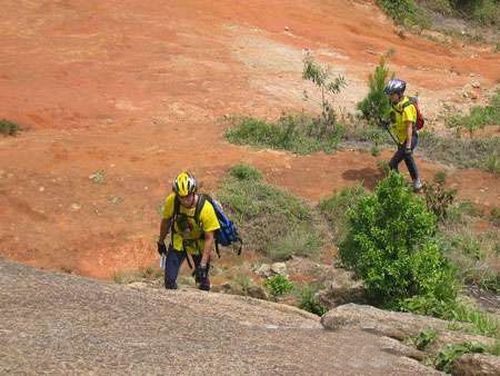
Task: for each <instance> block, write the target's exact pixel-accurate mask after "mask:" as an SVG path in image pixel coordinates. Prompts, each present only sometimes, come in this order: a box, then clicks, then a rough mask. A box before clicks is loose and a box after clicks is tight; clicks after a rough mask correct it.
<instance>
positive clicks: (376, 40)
mask: <svg viewBox="0 0 500 376" xmlns="http://www.w3.org/2000/svg"><path fill="white" fill-rule="evenodd" d="M291 4H292V3H290V2H287V1H273V2H268V1H257V0H250V1H246V2H234V1H229V0H227V1H224V0H222V1H217V2H215V3H211V2H205V1H201V0H200V1H194V0H191V1H168V2H164V1H135V0H134V1H132V0H128V1H106V2H100V1H77V0H73V1H71V0H65V1H27V0H25V1H19V2H15V3H14V2H10V3H9V4H4V5H3V7H2V11H3V12H2V14H3V17H2V19H1V20H0V42H1V45H2V56H1V58H0V95H1V100H0V110H1V112H0V117H2V118H6V119H9V120H12V121H16V122H18V123H20V124H23V125H24V126H26V127H28V128H29V129H28V130H27V131H25V132H23V133H21V135H20V136H18V137H15V138H2V139H0V145H1V148H0V178H1V179H0V214H1V220H0V223H1V230H0V254H1V255H3V256H5V257H7V258H10V259H14V260H18V261H21V262H25V263H29V264H32V265H36V266H38V267H43V268H49V269H53V270H63V271H72V272H76V273H79V274H83V275H87V276H92V277H97V278H109V277H111V276H112V275H113V273H114V272H116V271H119V270H125V269H134V268H137V267H140V266H146V265H150V264H152V263H156V254H155V252H156V251H155V250H154V249H153V244H154V239H155V235H156V234H157V232H158V229H157V227H158V221H159V217H158V208H159V205H160V204H161V201H162V199H163V196H164V194H165V193H166V192H167V191H168V189H169V186H170V179H171V178H172V177H173V176H174V175H175V173H177V172H178V171H179V170H180V169H183V168H190V169H192V170H193V171H194V172H195V173H196V174H197V175H198V176H199V177H200V179H201V180H202V181H203V182H204V187H205V189H208V190H210V189H215V188H216V186H217V183H218V178H219V176H221V174H222V173H224V171H226V170H227V168H228V167H230V166H231V165H233V164H235V163H237V162H245V163H250V164H253V165H255V166H256V167H258V168H260V169H262V170H263V171H264V173H265V176H266V179H267V180H268V181H269V182H271V183H273V184H277V185H281V186H283V187H285V188H287V189H289V190H290V191H292V192H294V193H296V194H298V195H300V196H301V197H304V198H306V199H308V200H312V201H317V200H319V199H320V198H322V197H326V196H328V195H330V194H331V193H332V192H333V191H337V190H340V189H341V188H343V187H345V186H348V185H352V184H355V183H357V182H358V181H364V183H365V184H366V185H367V186H370V187H372V186H373V185H374V184H375V182H376V181H377V179H379V177H380V175H379V172H378V169H377V167H376V159H375V158H373V157H371V156H370V155H369V154H368V153H361V152H355V151H342V152H338V153H336V154H334V155H325V154H322V153H320V154H316V155H312V156H306V157H297V156H293V155H291V154H288V153H284V152H275V151H257V150H252V149H250V148H247V147H236V146H233V145H230V144H228V143H227V142H225V141H224V139H223V136H222V134H223V129H224V127H223V125H221V122H220V120H219V119H220V118H221V116H223V115H225V114H243V113H247V114H252V115H254V116H276V115H278V114H279V113H280V112H281V111H283V110H287V109H292V108H293V109H300V108H309V109H310V108H314V103H309V102H307V103H306V102H304V101H303V100H302V93H303V90H304V89H307V90H312V88H311V87H310V86H307V85H306V84H305V83H304V82H303V80H302V79H301V69H302V57H303V54H304V52H305V51H306V50H309V51H311V52H313V53H314V54H315V56H317V58H318V59H320V60H321V61H323V62H328V63H330V64H332V66H333V68H334V70H335V71H336V72H339V73H342V74H344V75H345V76H346V77H347V79H348V81H349V86H348V88H347V89H346V90H345V91H344V92H342V94H341V95H339V98H338V105H339V106H341V107H343V108H345V109H346V110H348V111H350V110H353V108H354V104H355V103H356V102H357V101H359V100H360V99H361V98H362V97H363V96H364V94H365V93H366V91H367V88H366V77H367V74H368V73H369V72H371V71H372V70H373V67H374V66H375V65H376V64H377V63H378V60H379V56H380V54H382V53H384V52H386V51H387V50H388V49H391V48H392V49H394V50H395V51H396V55H395V56H394V58H393V59H392V60H391V68H392V69H393V70H395V71H397V72H398V74H399V75H401V76H403V77H405V78H406V79H407V80H408V81H409V82H410V90H412V91H418V92H419V93H420V95H421V100H422V102H423V104H424V105H426V109H427V112H428V113H429V115H430V116H431V117H432V116H435V115H438V114H439V111H440V110H441V109H442V105H443V103H444V102H445V101H446V102H447V103H452V104H453V103H462V104H463V105H465V106H469V105H471V104H473V103H479V102H480V101H481V100H483V99H484V97H485V94H486V93H487V92H488V90H489V89H491V88H492V87H494V85H495V84H498V83H499V79H500V69H499V65H498V55H495V54H493V53H492V52H491V49H489V48H486V47H485V48H482V49H481V48H478V47H476V48H472V47H463V48H460V47H457V48H451V49H450V48H446V47H445V46H443V45H439V44H436V43H434V42H431V41H429V40H425V39H419V38H417V37H415V36H412V35H407V36H406V37H405V38H404V39H402V38H401V37H399V36H398V35H397V34H396V33H395V30H394V27H393V26H392V23H391V22H390V21H389V20H388V19H387V18H386V17H385V16H384V15H383V14H382V13H381V12H380V11H379V10H378V9H377V8H376V7H375V6H374V5H373V2H372V1H347V0H344V1H342V0H337V1H329V2H324V1H296V2H293V5H291ZM471 81H477V82H479V83H480V89H478V90H477V89H476V92H477V93H476V94H477V96H478V99H477V100H476V102H474V101H471V100H470V99H468V100H466V99H464V98H463V96H462V93H463V90H464V88H467V85H470V83H471ZM476 86H477V85H476ZM313 96H314V95H313ZM464 101H465V102H464ZM431 126H433V125H432V124H431ZM436 126H437V125H436ZM389 155H390V152H389V151H386V152H384V153H383V154H382V156H381V157H379V158H387V157H388V156H389ZM421 166H422V170H423V174H424V177H426V178H428V179H431V178H432V176H433V175H434V173H435V172H437V171H439V170H441V169H443V168H444V167H443V166H439V165H437V164H435V163H427V162H422V163H421ZM98 171H101V173H98V174H97V175H94V176H93V177H92V175H93V174H95V173H96V172H98ZM101 176H103V177H104V180H103V181H101V182H99V177H101ZM448 176H449V181H450V184H451V185H453V186H455V187H456V188H458V190H459V195H460V196H461V197H462V198H465V199H470V200H472V201H474V202H477V203H478V204H480V205H483V206H485V207H493V206H498V205H499V204H498V203H499V202H500V200H499V198H500V190H499V188H498V186H499V185H498V183H499V179H498V178H495V177H494V176H493V175H490V174H487V173H484V172H480V171H477V170H461V171H459V170H457V171H454V170H450V171H449V172H448Z"/></svg>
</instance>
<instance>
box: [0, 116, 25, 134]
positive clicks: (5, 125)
mask: <svg viewBox="0 0 500 376" xmlns="http://www.w3.org/2000/svg"><path fill="white" fill-rule="evenodd" d="M20 131H21V127H20V126H19V125H18V124H16V123H13V122H12V121H9V120H5V119H0V134H3V135H4V136H15V135H16V134H17V133H18V132H20Z"/></svg>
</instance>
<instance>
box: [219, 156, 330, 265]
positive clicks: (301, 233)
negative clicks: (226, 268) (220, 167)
mask: <svg viewBox="0 0 500 376" xmlns="http://www.w3.org/2000/svg"><path fill="white" fill-rule="evenodd" d="M217 197H218V198H219V199H220V201H221V202H222V203H223V205H224V207H227V208H228V212H229V213H230V215H231V217H232V219H233V220H234V221H235V222H236V223H237V225H238V227H239V228H240V231H241V233H242V237H243V239H244V242H245V244H247V245H248V246H250V247H252V248H253V249H255V250H258V251H261V252H263V253H264V254H265V255H267V256H268V257H270V258H271V259H273V260H285V259H287V258H289V257H290V256H291V255H293V254H295V255H298V256H308V257H314V256H316V255H317V254H318V253H319V251H320V250H321V248H322V246H323V241H322V239H323V236H322V234H321V231H320V226H319V224H318V220H319V219H318V218H319V213H317V211H316V209H314V208H312V207H309V206H308V205H306V204H305V203H304V202H303V201H301V200H299V199H298V198H296V197H294V196H293V195H291V194H290V193H288V192H286V191H283V190H281V189H278V188H276V187H273V186H272V185H270V184H267V183H266V182H264V181H263V179H262V178H261V175H260V172H259V171H258V170H256V169H254V168H253V167H251V166H248V165H237V166H234V167H233V168H232V169H231V170H230V171H229V173H228V175H227V176H226V178H225V179H224V180H223V182H222V185H221V187H220V189H219V191H218V195H217Z"/></svg>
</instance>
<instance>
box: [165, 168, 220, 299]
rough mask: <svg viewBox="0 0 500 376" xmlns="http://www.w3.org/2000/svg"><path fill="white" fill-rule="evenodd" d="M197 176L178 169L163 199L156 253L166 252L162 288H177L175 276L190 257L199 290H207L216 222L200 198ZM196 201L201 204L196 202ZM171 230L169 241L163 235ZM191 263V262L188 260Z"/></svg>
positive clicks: (208, 204)
mask: <svg viewBox="0 0 500 376" xmlns="http://www.w3.org/2000/svg"><path fill="white" fill-rule="evenodd" d="M197 190H198V183H197V181H196V178H195V177H194V176H193V175H192V174H191V173H190V172H188V171H183V172H181V173H180V174H179V175H178V176H177V177H176V178H175V179H174V181H173V183H172V191H173V192H172V193H170V194H169V195H168V196H167V198H166V200H165V206H164V209H163V218H162V220H161V224H160V236H159V238H158V253H159V254H160V255H162V256H163V255H166V263H165V288H167V289H176V288H177V276H178V274H179V269H180V267H181V265H182V262H183V261H184V260H185V259H186V258H187V260H188V263H190V260H189V258H191V259H192V260H193V263H194V267H195V273H196V274H195V276H196V281H197V283H198V287H199V288H200V289H201V290H205V291H209V290H210V280H209V278H208V271H209V269H210V255H211V253H212V249H213V247H214V236H215V231H216V230H218V229H219V227H220V225H219V221H218V220H217V216H216V214H215V211H214V208H213V206H212V204H211V203H210V202H209V201H208V200H203V201H201V200H200V196H199V194H198V193H197ZM199 203H201V204H202V207H199V206H201V205H198V204H199ZM169 232H170V233H171V239H170V244H169V246H168V249H167V246H166V245H165V238H166V237H167V235H168V233H169ZM190 264H191V263H190Z"/></svg>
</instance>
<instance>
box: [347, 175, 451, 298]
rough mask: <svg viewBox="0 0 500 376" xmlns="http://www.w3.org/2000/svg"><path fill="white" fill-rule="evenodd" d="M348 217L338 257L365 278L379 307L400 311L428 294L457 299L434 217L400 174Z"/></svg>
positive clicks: (367, 286) (361, 203)
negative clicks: (345, 232)
mask: <svg viewBox="0 0 500 376" xmlns="http://www.w3.org/2000/svg"><path fill="white" fill-rule="evenodd" d="M348 215H349V227H350V232H349V233H348V235H347V237H346V239H345V240H344V241H343V242H342V243H341V244H340V248H339V250H340V258H341V261H342V263H343V264H344V265H345V266H347V267H349V268H351V269H353V270H354V271H355V272H356V273H357V274H358V275H359V276H360V277H361V278H362V279H363V281H364V283H365V286H366V288H367V293H368V295H369V296H371V297H372V298H373V299H374V302H375V303H376V304H377V303H378V304H383V305H385V306H388V307H393V308H397V307H399V306H400V304H401V303H402V302H403V301H404V300H405V299H408V298H411V297H414V296H424V295H426V296H432V297H435V298H436V299H439V300H443V301H453V300H454V299H455V297H456V284H455V279H454V275H453V272H452V269H451V268H450V267H449V265H448V263H447V261H446V259H445V258H444V257H443V256H442V255H441V253H440V251H439V248H438V246H437V244H436V241H435V239H434V235H435V232H436V229H437V228H436V217H435V216H434V215H433V214H432V213H430V212H429V211H428V210H427V208H426V206H425V204H424V203H423V202H422V200H421V199H419V198H418V197H417V196H416V195H414V194H413V193H412V192H411V190H410V188H409V187H408V186H407V185H406V183H405V180H404V178H403V177H402V176H401V175H399V174H396V173H394V172H391V173H390V174H389V176H388V177H387V178H386V179H384V180H383V181H382V182H381V183H379V185H378V186H377V187H376V189H375V192H374V193H373V194H370V195H367V196H366V197H363V198H362V199H361V200H360V202H359V204H358V205H356V207H355V209H349V211H348Z"/></svg>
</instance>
